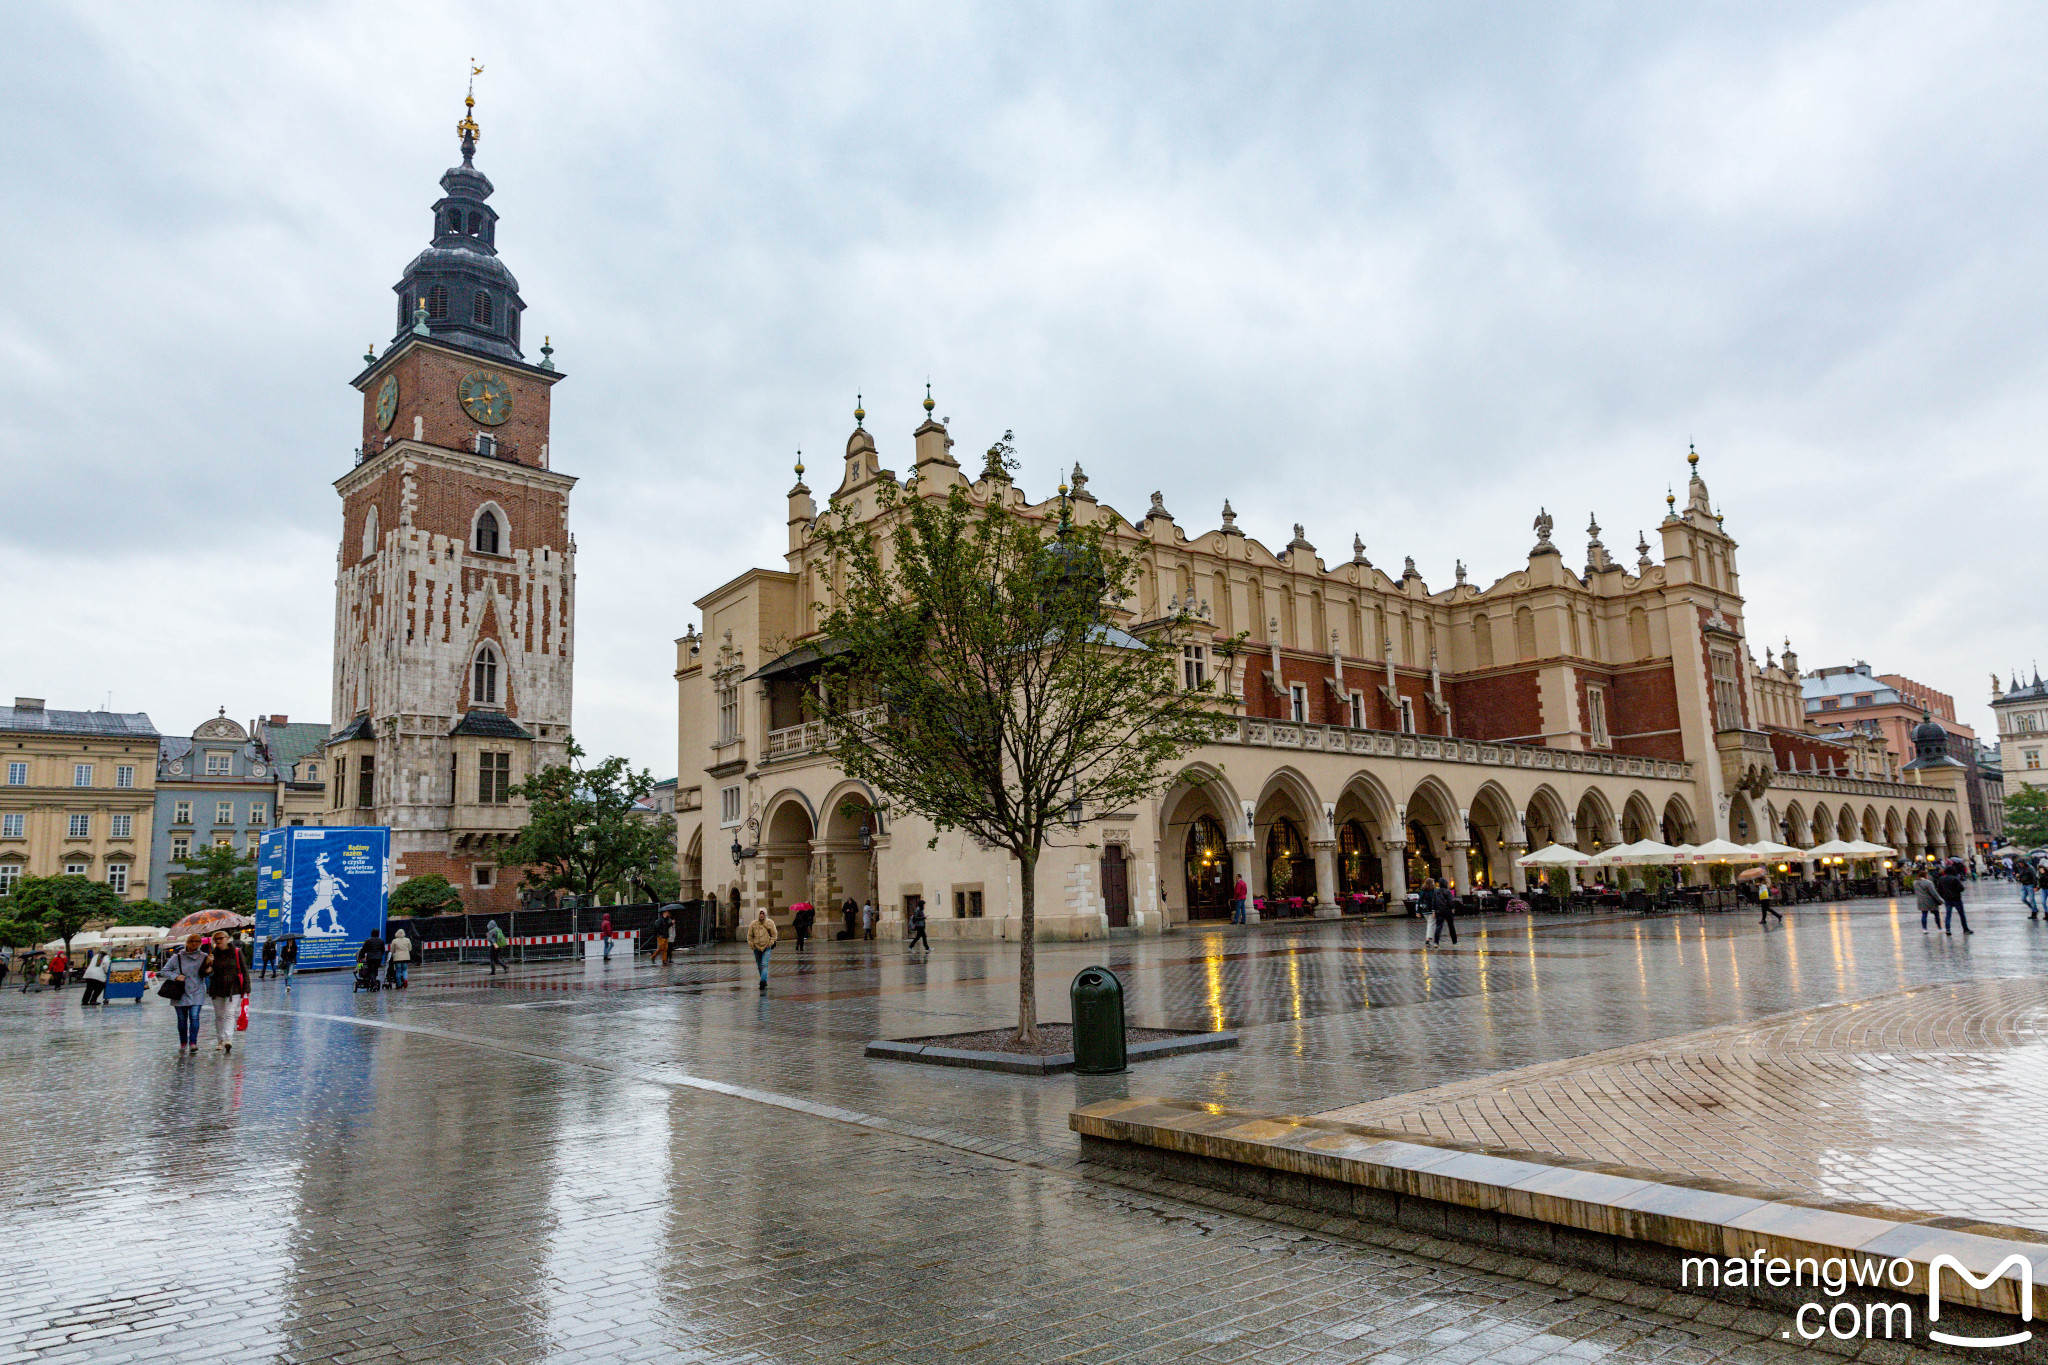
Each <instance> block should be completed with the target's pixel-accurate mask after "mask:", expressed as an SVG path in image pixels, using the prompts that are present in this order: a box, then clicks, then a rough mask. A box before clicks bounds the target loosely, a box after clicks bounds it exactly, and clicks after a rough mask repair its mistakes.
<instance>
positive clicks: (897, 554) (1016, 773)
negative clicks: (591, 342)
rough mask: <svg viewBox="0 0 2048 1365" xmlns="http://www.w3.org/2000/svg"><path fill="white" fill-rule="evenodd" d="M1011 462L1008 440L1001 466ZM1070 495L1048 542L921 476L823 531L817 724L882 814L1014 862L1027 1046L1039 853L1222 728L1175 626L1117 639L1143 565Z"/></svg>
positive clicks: (1069, 838) (1025, 525)
mask: <svg viewBox="0 0 2048 1365" xmlns="http://www.w3.org/2000/svg"><path fill="white" fill-rule="evenodd" d="M1010 456H1011V451H1010V449H1009V447H1008V445H1007V443H999V444H998V445H997V446H996V447H995V448H994V449H992V450H991V451H990V452H989V460H990V464H991V465H992V466H994V465H997V464H1001V465H1004V466H1009V465H1011V464H1012V463H1013V462H1012V460H1011V458H1010ZM1060 491H1061V503H1060V514H1059V518H1058V521H1057V523H1056V524H1053V525H1047V524H1046V523H1044V522H1042V521H1040V520H1039V519H1037V518H1035V517H1030V516H1027V515H1024V514H1020V513H1018V512H1017V511H1015V510H1013V509H1010V508H1006V507H1005V506H1003V504H1002V503H1001V501H1000V500H991V501H990V502H989V503H987V504H985V505H978V504H976V503H975V502H974V501H973V500H972V499H970V498H969V497H968V496H967V495H966V493H965V492H964V490H962V489H960V488H958V487H955V488H953V489H951V490H950V491H949V492H948V493H947V494H946V495H945V496H943V497H934V496H927V495H924V494H923V493H921V492H920V490H919V486H918V480H916V479H912V480H911V481H910V482H909V483H908V484H907V485H905V486H904V487H903V488H902V489H900V490H899V489H898V488H897V487H896V486H895V485H894V484H893V483H889V482H886V481H885V482H884V483H882V484H881V486H880V493H879V503H878V511H877V515H876V519H875V520H874V521H873V522H861V521H859V520H858V519H857V518H855V517H853V516H850V515H834V514H833V512H834V511H836V510H837V509H836V508H835V509H833V510H832V511H828V512H827V514H826V515H825V516H824V517H822V518H820V520H819V522H818V526H817V528H816V530H815V532H814V534H815V535H816V536H817V538H818V539H819V540H820V541H821V542H822V543H823V544H824V545H825V546H826V547H827V548H828V550H829V552H830V553H831V554H832V556H833V558H834V561H835V564H834V567H835V575H836V576H835V581H836V582H838V583H840V584H841V587H840V588H839V590H838V591H837V592H836V593H835V594H834V597H833V601H832V602H831V603H830V604H829V610H827V611H826V613H825V616H824V619H823V620H822V622H821V628H822V630H823V631H824V633H825V635H826V637H827V638H829V639H830V640H831V641H832V642H833V648H834V650H835V651H836V652H835V653H833V654H831V655H830V656H829V657H828V658H827V660H826V662H825V665H824V667H825V671H826V677H827V685H826V689H825V704H824V706H823V708H822V711H823V714H822V717H821V718H822V719H823V720H824V721H825V728H826V730H827V733H828V735H829V737H830V744H831V746H832V749H833V754H834V757H835V758H836V760H837V761H838V763H839V765H840V766H841V768H843V769H844V770H845V771H846V773H847V774H848V775H849V776H852V777H855V778H858V779H860V780H861V781H863V782H866V783H867V784H868V785H869V786H870V787H872V788H873V789H874V790H875V791H877V792H878V793H880V799H881V804H882V805H883V807H884V811H885V813H886V812H888V811H890V810H892V809H893V810H895V811H907V812H915V813H916V814H917V815H919V816H922V817H923V818H925V819H926V820H928V821H930V822H931V824H932V825H933V827H934V828H935V829H936V830H939V831H947V830H959V831H961V832H963V833H965V834H966V835H968V836H969V837H970V838H972V839H974V840H976V841H977V842H979V843H981V844H983V845H985V846H988V847H992V848H999V849H1002V850H1004V851H1005V852H1007V853H1009V855H1010V856H1011V857H1012V858H1014V859H1016V860H1017V863H1018V870H1019V874H1020V875H1019V885H1020V888H1021V893H1022V894H1021V899H1020V907H1019V908H1020V910H1021V918H1022V923H1021V926H1020V928H1021V934H1020V938H1019V954H1020V963H1019V967H1020V971H1019V978H1018V986H1017V1036H1018V1038H1019V1040H1020V1041H1023V1042H1026V1043H1035V1042H1036V1041H1037V1037H1038V1014H1037V970H1036V963H1037V957H1036V952H1037V950H1036V946H1035V943H1034V935H1035V933H1036V925H1037V918H1036V916H1037V888H1038V878H1037V874H1038V864H1039V860H1040V857H1041V856H1042V854H1043V852H1044V850H1045V849H1046V847H1047V846H1048V845H1049V844H1056V843H1060V844H1067V845H1073V844H1077V843H1079V842H1080V840H1081V838H1082V836H1081V835H1080V834H1079V832H1078V831H1079V826H1080V825H1081V824H1082V823H1084V822H1085V820H1086V819H1087V818H1089V817H1090V816H1091V815H1102V814H1108V813H1110V812H1114V811H1120V810H1123V809H1124V808H1126V807H1128V806H1129V805H1131V804H1132V803H1134V802H1136V801H1140V800H1142V799H1144V798H1146V797H1148V796H1151V795H1153V794H1155V793H1156V792H1157V791H1158V790H1159V788H1160V787H1161V786H1163V785H1164V784H1165V782H1166V780H1167V778H1168V776H1169V772H1170V765H1171V764H1172V763H1174V762H1175V760H1177V759H1178V758H1180V756H1181V755H1183V754H1185V753H1186V752H1188V751H1189V750H1190V749H1193V748H1195V747H1197V746H1198V745H1201V744H1203V743H1206V742H1208V741H1209V740H1211V739H1213V737H1214V735H1215V727H1216V713H1215V708H1214V703H1213V701H1212V699H1211V695H1212V694H1211V693H1210V690H1209V685H1208V684H1207V683H1205V684H1204V685H1203V686H1201V687H1199V688H1196V689H1194V690H1192V691H1190V690H1183V689H1182V688H1181V686H1180V681H1181V679H1180V659H1181V644H1182V640H1181V638H1180V636H1181V633H1182V628H1183V627H1184V623H1182V626H1171V627H1169V628H1167V629H1165V630H1163V631H1161V632H1159V633H1157V634H1154V635H1153V636H1152V637H1151V638H1149V639H1146V640H1138V639H1134V638H1133V637H1131V636H1130V635H1128V634H1125V633H1124V632H1123V631H1122V630H1120V629H1119V628H1118V627H1117V621H1118V619H1119V618H1118V615H1117V612H1116V609H1115V604H1116V603H1118V602H1120V601H1122V600H1124V599H1126V598H1127V597H1129V596H1130V595H1131V593H1132V591H1133V588H1134V585H1135V582H1136V570H1137V560H1136V558H1135V556H1134V555H1132V554H1130V553H1127V552H1125V551H1124V550H1122V549H1121V548H1119V545H1118V543H1117V541H1116V539H1115V536H1114V534H1113V526H1114V519H1113V518H1111V519H1104V520H1103V521H1102V522H1098V523H1096V524H1091V525H1075V524H1073V521H1072V519H1071V517H1070V516H1069V513H1068V509H1067V503H1066V498H1065V494H1066V489H1065V487H1064V486H1062V488H1061V490H1060ZM820 606H821V608H822V607H824V606H825V604H820ZM932 842H933V843H936V842H937V840H936V838H934V839H933V841H932Z"/></svg>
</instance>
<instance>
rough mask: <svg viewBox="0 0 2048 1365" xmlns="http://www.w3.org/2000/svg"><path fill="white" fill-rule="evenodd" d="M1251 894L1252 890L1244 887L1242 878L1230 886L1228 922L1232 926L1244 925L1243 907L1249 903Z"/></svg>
mask: <svg viewBox="0 0 2048 1365" xmlns="http://www.w3.org/2000/svg"><path fill="white" fill-rule="evenodd" d="M1251 894H1252V889H1251V888H1250V887H1249V886H1246V885H1245V883H1244V878H1243V877H1239V878H1238V879H1237V880H1236V881H1235V882H1233V883H1232V884H1231V887H1230V922H1231V923H1232V924H1243V923H1244V912H1245V907H1246V906H1247V905H1249V904H1250V903H1251Z"/></svg>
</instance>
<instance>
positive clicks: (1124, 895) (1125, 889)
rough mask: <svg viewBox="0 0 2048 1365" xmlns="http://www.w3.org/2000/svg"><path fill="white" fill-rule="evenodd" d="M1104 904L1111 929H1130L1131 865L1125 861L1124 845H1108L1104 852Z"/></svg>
mask: <svg viewBox="0 0 2048 1365" xmlns="http://www.w3.org/2000/svg"><path fill="white" fill-rule="evenodd" d="M1102 903H1103V907H1104V909H1105V910H1107V911H1108V913H1109V927H1110V928H1112V929H1128V928H1129V927H1130V924H1131V876H1130V864H1128V863H1126V862H1125V861H1124V846H1123V845H1122V844H1107V845H1105V846H1104V847H1103V850H1102Z"/></svg>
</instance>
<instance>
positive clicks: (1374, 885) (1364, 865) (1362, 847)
mask: <svg viewBox="0 0 2048 1365" xmlns="http://www.w3.org/2000/svg"><path fill="white" fill-rule="evenodd" d="M1383 884H1384V883H1383V882H1382V881H1381V878H1380V856H1379V850H1378V849H1377V848H1376V847H1375V846H1374V843H1373V839H1372V836H1371V835H1370V834H1368V833H1367V832H1366V828H1365V824H1364V822H1363V821H1360V820H1346V821H1345V822H1344V823H1343V824H1341V825H1339V826H1337V896H1338V899H1339V900H1342V901H1345V902H1347V903H1348V902H1349V901H1350V899H1351V897H1352V895H1353V893H1355V892H1361V891H1363V892H1370V893H1377V892H1378V891H1379V890H1380V888H1381V886H1382V885H1383Z"/></svg>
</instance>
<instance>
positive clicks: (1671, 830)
mask: <svg viewBox="0 0 2048 1365" xmlns="http://www.w3.org/2000/svg"><path fill="white" fill-rule="evenodd" d="M1658 829H1659V831H1660V833H1659V835H1658V837H1659V838H1660V839H1661V840H1662V841H1663V842H1665V843H1667V844H1671V845H1673V846H1674V847H1675V846H1676V845H1679V844H1696V843H1698V842H1700V840H1699V838H1698V835H1697V826H1695V825H1694V823H1693V818H1692V807H1691V806H1689V805H1687V804H1686V800H1685V798H1684V797H1682V796H1679V795H1677V794H1676V793H1674V794H1673V795H1671V796H1669V797H1667V798H1665V801H1664V818H1663V819H1662V820H1661V821H1659V822H1658Z"/></svg>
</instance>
